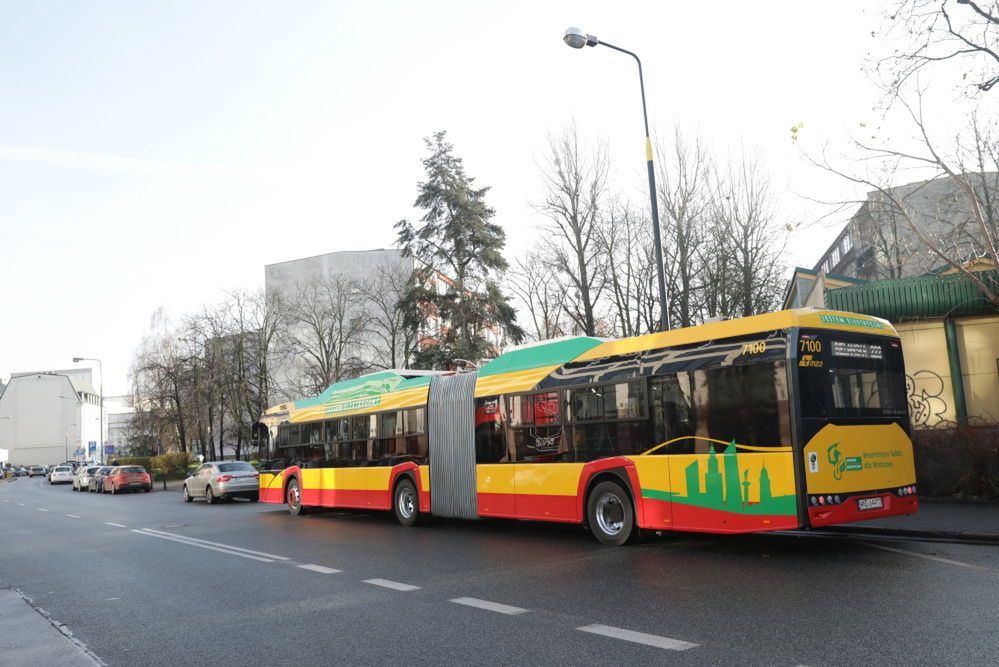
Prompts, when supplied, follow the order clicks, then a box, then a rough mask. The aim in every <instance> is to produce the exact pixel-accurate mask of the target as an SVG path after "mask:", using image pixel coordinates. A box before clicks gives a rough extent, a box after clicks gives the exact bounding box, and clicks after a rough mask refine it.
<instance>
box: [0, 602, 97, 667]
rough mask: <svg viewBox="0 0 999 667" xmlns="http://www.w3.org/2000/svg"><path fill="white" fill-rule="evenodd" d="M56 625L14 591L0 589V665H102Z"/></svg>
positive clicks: (69, 633) (69, 634)
mask: <svg viewBox="0 0 999 667" xmlns="http://www.w3.org/2000/svg"><path fill="white" fill-rule="evenodd" d="M72 637H73V634H72V633H71V632H69V631H68V630H66V629H65V626H62V625H61V624H58V623H55V622H54V621H52V619H50V618H49V617H48V616H47V615H44V614H43V612H41V611H40V610H38V609H36V608H35V607H33V606H32V605H31V604H29V603H28V601H27V600H26V599H24V598H23V597H22V596H21V595H20V594H19V593H17V592H16V591H12V590H10V589H0V656H3V658H2V660H0V662H3V663H4V664H9V665H81V666H82V665H86V666H88V667H94V666H95V665H102V664H104V663H102V662H101V661H100V660H98V659H96V658H95V657H94V655H93V654H92V653H90V651H88V650H86V648H85V647H84V646H83V645H82V644H80V643H79V642H78V641H76V640H74V639H73V638H72Z"/></svg>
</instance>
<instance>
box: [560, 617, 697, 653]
mask: <svg viewBox="0 0 999 667" xmlns="http://www.w3.org/2000/svg"><path fill="white" fill-rule="evenodd" d="M576 629H577V630H579V631H581V632H589V633H591V634H594V635H601V636H603V637H611V638H613V639H623V640H624V641H626V642H634V643H636V644H645V645H646V646H654V647H655V648H663V649H667V650H670V651H686V650H687V649H691V648H697V646H698V644H691V643H690V642H685V641H681V640H679V639H670V638H669V637H659V636H658V635H647V634H645V633H644V632H635V631H634V630H625V629H623V628H615V627H612V626H610V625H600V624H596V625H584V626H583V627H581V628H576Z"/></svg>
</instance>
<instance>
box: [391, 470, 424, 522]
mask: <svg viewBox="0 0 999 667" xmlns="http://www.w3.org/2000/svg"><path fill="white" fill-rule="evenodd" d="M394 500H395V502H394V503H392V506H393V507H394V508H395V518H396V519H398V520H399V523H401V524H402V525H404V526H406V527H407V528H408V527H410V526H413V525H416V522H417V521H418V520H419V518H420V500H419V496H418V495H417V494H416V486H415V485H414V484H413V482H411V481H410V480H408V479H404V480H402V481H400V482H399V483H398V484H396V485H395V498H394Z"/></svg>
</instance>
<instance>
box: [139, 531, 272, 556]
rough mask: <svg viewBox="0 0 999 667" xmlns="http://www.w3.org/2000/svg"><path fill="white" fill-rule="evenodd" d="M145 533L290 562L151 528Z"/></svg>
mask: <svg viewBox="0 0 999 667" xmlns="http://www.w3.org/2000/svg"><path fill="white" fill-rule="evenodd" d="M143 530H144V531H145V532H147V533H155V534H157V535H166V536H167V537H176V538H177V539H179V540H184V541H185V542H197V543H198V544H208V545H211V546H213V547H219V548H221V549H227V550H229V551H241V552H243V553H245V554H253V555H254V556H260V557H262V558H268V559H270V560H291V559H290V558H287V557H285V556H275V555H274V554H268V553H264V552H263V551H253V550H252V549H244V548H243V547H234V546H232V545H231V544H221V543H220V542H211V541H209V540H201V539H198V538H197V537H188V536H187V535H178V534H176V533H168V532H166V531H163V530H155V529H153V528H143Z"/></svg>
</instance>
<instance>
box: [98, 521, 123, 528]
mask: <svg viewBox="0 0 999 667" xmlns="http://www.w3.org/2000/svg"><path fill="white" fill-rule="evenodd" d="M104 523H105V524H106V525H108V526H114V527H115V528H128V526H126V525H125V524H123V523H115V522H114V521H105V522H104Z"/></svg>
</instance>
